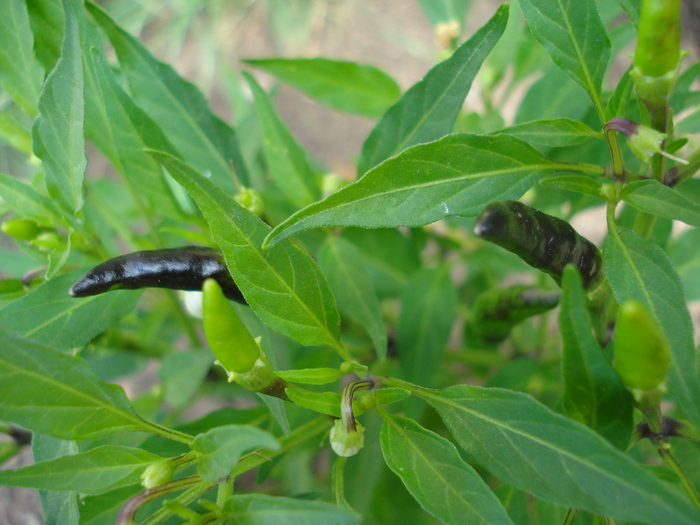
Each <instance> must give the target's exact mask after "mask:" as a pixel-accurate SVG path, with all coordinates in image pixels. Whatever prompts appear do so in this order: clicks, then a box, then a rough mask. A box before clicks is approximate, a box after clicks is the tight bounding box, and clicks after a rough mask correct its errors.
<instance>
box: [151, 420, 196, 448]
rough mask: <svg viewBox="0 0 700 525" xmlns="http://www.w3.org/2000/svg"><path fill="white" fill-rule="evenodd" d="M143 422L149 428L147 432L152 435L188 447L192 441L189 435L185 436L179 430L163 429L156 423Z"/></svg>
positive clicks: (192, 438)
mask: <svg viewBox="0 0 700 525" xmlns="http://www.w3.org/2000/svg"><path fill="white" fill-rule="evenodd" d="M143 421H144V423H145V424H146V425H147V426H148V427H149V428H148V430H147V432H152V433H153V434H157V435H159V436H162V437H164V438H166V439H171V440H173V441H177V442H179V443H184V444H185V445H189V444H190V443H192V441H194V437H192V436H190V435H189V434H185V433H184V432H180V431H179V430H175V429H173V428H168V427H163V426H161V425H158V424H156V423H152V422H151V421H146V420H143Z"/></svg>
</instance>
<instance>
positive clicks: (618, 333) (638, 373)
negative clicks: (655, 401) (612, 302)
mask: <svg viewBox="0 0 700 525" xmlns="http://www.w3.org/2000/svg"><path fill="white" fill-rule="evenodd" d="M613 342H614V346H615V369H616V370H617V373H618V374H619V375H620V378H621V379H622V382H623V383H624V384H625V386H627V388H630V389H634V390H639V391H643V392H644V391H649V390H654V389H656V388H658V387H659V386H661V385H663V384H664V382H665V380H666V373H667V372H668V368H669V365H670V362H671V351H670V349H669V346H668V342H667V341H666V337H664V334H663V332H662V331H661V328H660V327H659V325H658V324H657V323H656V321H655V320H654V319H653V318H652V316H651V315H650V314H649V312H648V311H647V310H646V308H644V306H643V305H642V304H641V303H639V302H637V301H635V300H628V301H625V302H624V303H622V304H621V305H620V308H619V309H618V312H617V322H616V323H615V335H614V336H613Z"/></svg>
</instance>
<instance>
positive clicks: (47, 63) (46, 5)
mask: <svg viewBox="0 0 700 525" xmlns="http://www.w3.org/2000/svg"><path fill="white" fill-rule="evenodd" d="M26 4H27V10H28V11H29V24H30V25H31V27H32V32H33V33H34V52H35V53H36V58H37V60H38V61H39V62H41V64H42V65H43V66H44V69H45V70H46V71H51V70H52V69H53V68H54V66H55V65H56V62H57V61H58V58H59V57H60V56H61V42H63V31H64V25H65V20H64V19H63V2H61V1H59V0H32V1H30V2H26ZM80 5H82V4H80Z"/></svg>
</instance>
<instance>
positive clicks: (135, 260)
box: [69, 246, 246, 304]
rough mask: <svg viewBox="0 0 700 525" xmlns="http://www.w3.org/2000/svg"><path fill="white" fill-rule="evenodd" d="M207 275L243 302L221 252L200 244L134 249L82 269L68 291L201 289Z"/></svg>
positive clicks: (78, 294)
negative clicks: (86, 270) (137, 250)
mask: <svg viewBox="0 0 700 525" xmlns="http://www.w3.org/2000/svg"><path fill="white" fill-rule="evenodd" d="M208 278H212V279H214V280H216V282H217V283H219V286H221V289H222V290H223V292H224V295H225V296H226V297H227V298H228V299H231V300H233V301H238V302H239V303H243V304H246V300H245V298H244V297H243V294H241V291H240V290H239V289H238V287H237V286H236V284H235V283H234V282H233V279H232V278H231V274H230V273H229V271H228V269H227V268H226V264H225V262H224V258H223V255H222V253H221V252H220V251H219V250H217V249H215V248H207V247H203V246H184V247H182V248H170V249H165V250H149V251H142V252H134V253H129V254H127V255H122V256H121V257H116V258H114V259H110V260H108V261H105V262H103V263H102V264H100V265H98V266H96V267H95V268H93V269H92V270H90V271H89V272H88V273H86V274H85V275H84V276H83V277H82V278H81V279H80V280H79V281H78V282H77V283H75V284H74V285H73V287H72V288H71V289H70V291H69V293H70V295H72V296H73V297H87V296H90V295H98V294H101V293H105V292H109V291H112V290H123V289H126V290H135V289H138V288H147V287H152V288H170V289H173V290H201V289H202V283H204V281H205V279H208Z"/></svg>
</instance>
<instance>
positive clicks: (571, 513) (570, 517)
mask: <svg viewBox="0 0 700 525" xmlns="http://www.w3.org/2000/svg"><path fill="white" fill-rule="evenodd" d="M577 514H578V509H569V510H568V511H567V512H566V516H564V521H562V522H561V525H572V524H573V523H574V521H576V515H577Z"/></svg>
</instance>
